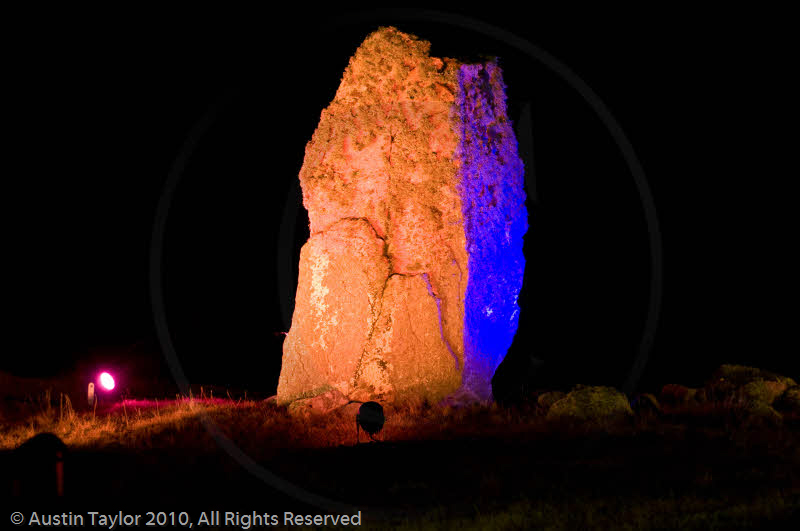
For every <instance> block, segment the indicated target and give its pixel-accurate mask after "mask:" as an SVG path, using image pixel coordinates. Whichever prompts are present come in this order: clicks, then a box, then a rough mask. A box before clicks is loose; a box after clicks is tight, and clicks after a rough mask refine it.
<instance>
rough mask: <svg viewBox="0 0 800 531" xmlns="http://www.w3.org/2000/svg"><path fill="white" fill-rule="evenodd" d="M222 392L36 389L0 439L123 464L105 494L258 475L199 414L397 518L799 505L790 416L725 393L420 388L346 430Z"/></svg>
mask: <svg viewBox="0 0 800 531" xmlns="http://www.w3.org/2000/svg"><path fill="white" fill-rule="evenodd" d="M219 394H220V393H217V397H215V398H211V396H207V395H206V393H204V392H201V393H200V394H199V396H197V395H191V396H176V397H172V398H170V399H159V400H158V401H156V400H126V401H123V402H118V403H115V404H109V405H108V406H102V405H101V407H98V409H97V411H92V410H91V409H89V408H88V407H87V408H76V407H74V405H73V403H72V401H71V400H70V399H69V398H68V397H67V396H66V395H62V394H60V393H58V394H56V393H52V392H46V393H44V394H42V395H40V396H38V397H37V399H35V400H28V401H27V402H25V403H24V404H23V405H22V406H21V407H20V408H18V411H17V412H16V414H7V415H5V416H4V417H2V424H0V450H5V451H10V450H13V449H14V448H16V447H18V446H19V445H20V444H21V443H22V442H24V441H25V440H27V439H28V438H30V437H32V436H33V435H35V434H36V433H39V432H42V431H50V432H53V433H55V434H56V435H58V436H59V437H60V438H61V439H62V440H63V441H64V442H65V443H66V444H67V445H68V446H69V447H70V449H71V451H73V452H74V453H75V454H76V455H78V456H79V458H80V459H81V461H80V462H81V463H82V464H81V466H86V467H92V466H94V467H97V468H98V469H113V470H117V471H119V472H118V473H117V474H118V475H119V476H122V477H125V478H126V480H125V481H116V482H112V483H110V484H109V485H108V486H107V490H108V491H109V493H110V494H113V495H114V496H125V495H127V496H130V495H132V494H133V493H141V492H147V493H149V495H150V496H162V495H165V494H169V493H171V492H176V491H180V490H183V491H185V492H188V493H190V494H192V495H195V494H197V495H200V496H202V495H203V494H205V495H208V496H216V495H221V493H223V492H229V491H230V492H244V491H246V490H253V491H258V489H262V490H263V484H259V482H258V481H256V480H254V479H252V478H249V479H248V474H247V473H246V472H243V471H242V470H241V467H240V466H239V465H238V464H237V463H235V462H234V461H233V460H231V459H228V458H227V457H226V456H225V455H224V453H223V452H222V451H221V450H220V449H219V447H218V446H217V444H216V442H215V441H214V440H213V438H212V437H211V436H210V435H209V434H208V431H207V430H206V428H205V426H204V424H203V419H207V420H210V421H212V422H214V423H215V424H216V425H217V426H218V427H219V428H220V430H221V431H222V433H224V434H225V435H226V436H227V437H229V438H230V439H231V440H233V441H234V442H235V443H236V444H237V445H238V446H239V447H240V448H241V449H242V450H243V451H244V452H245V453H246V454H247V455H249V456H251V457H252V458H253V459H254V460H256V461H257V462H259V463H261V464H263V466H265V467H266V468H267V469H269V470H270V471H272V472H274V473H275V474H277V475H278V476H280V477H284V478H288V479H289V480H290V481H292V482H293V483H295V484H297V485H299V486H301V487H303V488H306V489H308V490H310V491H312V492H315V493H319V494H321V495H324V496H330V497H332V498H334V499H342V500H347V501H348V502H350V503H353V504H355V505H357V506H364V507H375V506H382V505H383V506H385V505H387V500H389V501H390V505H392V506H393V507H399V508H401V509H402V510H404V511H407V512H408V516H407V517H400V518H395V520H393V521H392V524H391V526H392V527H397V528H399V529H427V528H437V529H531V528H533V529H574V528H591V529H676V528H689V529H729V528H744V527H763V526H764V525H766V524H765V522H767V523H774V522H788V521H790V520H792V519H795V520H796V519H797V518H799V517H800V516H798V515H800V512H798V511H800V419H798V417H797V415H784V417H783V421H782V422H780V423H778V424H772V423H770V422H766V423H762V422H759V421H758V420H757V419H754V418H753V417H752V414H751V413H750V412H748V411H747V410H746V408H744V405H743V404H741V403H739V402H737V401H736V400H734V399H728V400H726V401H722V402H717V403H712V402H709V403H703V404H682V405H676V406H668V405H666V406H664V414H663V416H657V415H650V414H647V415H641V416H638V417H635V418H634V419H632V420H630V421H629V422H622V423H620V422H614V423H602V422H601V423H592V422H582V423H569V424H565V423H554V422H550V421H548V420H547V417H546V412H545V411H544V408H542V407H541V406H539V405H538V404H537V403H535V402H532V403H530V404H523V405H521V406H518V407H513V408H504V407H499V406H497V405H490V406H474V407H465V408H452V407H438V406H432V405H429V404H424V403H423V404H416V405H411V406H407V407H404V408H398V409H391V408H387V410H386V424H385V426H384V429H383V431H382V432H381V433H380V435H379V438H380V439H381V440H383V441H386V442H385V443H384V444H367V445H363V444H362V445H359V446H356V444H355V443H356V428H355V421H354V417H355V411H356V408H357V407H358V405H357V404H352V405H350V406H348V407H346V408H344V409H343V410H340V411H339V412H337V413H334V414H331V415H328V416H310V417H300V416H295V415H292V414H290V412H289V410H288V409H287V408H285V407H283V406H278V405H276V404H275V403H274V402H271V401H266V400H254V399H248V400H245V399H244V398H243V397H242V398H237V399H232V398H228V397H227V396H226V397H225V398H219ZM361 437H362V439H361V440H362V442H363V441H364V438H363V437H364V436H363V434H362V436H361ZM95 462H96V463H95ZM365 473H366V474H367V476H364V474H365ZM154 477H155V478H157V479H158V482H157V483H156V484H154V483H153V481H152V479H153V478H154ZM201 478H202V481H201ZM187 484H188V486H187ZM194 484H196V485H194ZM258 492H260V491H258ZM385 525H386V522H383V521H380V522H378V521H374V520H371V521H369V523H368V525H367V526H366V527H367V528H372V527H376V528H381V527H383V526H385ZM776 525H777V524H776Z"/></svg>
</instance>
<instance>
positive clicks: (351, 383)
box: [278, 28, 516, 403]
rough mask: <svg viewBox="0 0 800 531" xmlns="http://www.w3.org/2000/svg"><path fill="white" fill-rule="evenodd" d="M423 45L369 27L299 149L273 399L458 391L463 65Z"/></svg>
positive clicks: (464, 259) (437, 395)
mask: <svg viewBox="0 0 800 531" xmlns="http://www.w3.org/2000/svg"><path fill="white" fill-rule="evenodd" d="M429 48H430V44H429V43H427V42H425V41H421V40H418V39H417V38H416V37H413V36H410V35H407V34H404V33H401V32H399V31H397V30H396V29H394V28H384V29H381V30H379V31H376V32H375V33H373V34H371V35H370V36H369V37H368V38H367V39H366V40H365V41H364V43H362V45H361V46H360V47H359V49H358V50H357V51H356V53H355V55H354V56H353V57H352V58H351V60H350V64H349V65H348V67H347V70H346V71H345V74H344V76H343V79H342V82H341V85H340V87H339V89H338V91H337V93H336V96H335V98H334V100H333V102H331V104H330V105H329V106H328V107H327V108H326V109H325V110H324V111H323V112H322V116H321V119H320V123H319V125H318V127H317V130H316V131H315V132H314V135H313V137H312V139H311V141H310V142H309V143H308V145H307V146H306V155H305V160H304V163H303V167H302V169H301V170H300V183H301V185H302V189H303V204H304V206H305V207H306V209H307V210H308V213H309V221H310V230H311V237H310V239H309V241H308V242H307V243H306V244H305V245H304V247H303V249H302V252H301V256H300V278H299V281H298V289H297V295H296V299H295V312H294V315H293V318H292V327H291V330H290V331H289V333H288V335H287V337H286V340H285V342H284V347H283V351H284V354H283V368H282V371H281V375H280V381H279V385H278V399H279V401H281V402H284V403H286V402H291V401H293V400H296V399H298V398H304V397H308V396H315V395H318V394H320V393H324V392H327V391H329V390H330V389H332V388H333V389H336V390H338V391H340V392H341V393H343V394H344V395H345V396H347V397H349V398H350V399H353V400H368V399H372V400H383V401H394V400H402V399H405V398H409V399H419V398H427V399H429V400H432V401H437V400H440V399H442V398H444V397H446V396H447V395H449V394H452V393H453V392H455V391H457V390H459V388H460V387H461V386H462V383H463V382H462V380H463V372H464V367H465V359H464V357H465V345H464V322H465V313H464V312H465V308H464V297H465V293H466V289H467V282H468V278H467V276H468V275H467V271H468V252H467V241H466V235H465V223H464V215H463V214H462V195H461V194H462V192H461V191H460V186H459V185H460V181H461V179H462V176H461V174H460V171H459V168H460V165H461V162H460V159H458V158H457V157H456V152H457V148H458V146H459V141H460V140H461V134H460V133H459V130H460V119H459V116H458V112H457V109H456V103H455V101H456V95H457V91H458V75H459V69H460V67H461V66H462V65H461V63H458V62H457V61H455V60H451V59H438V58H434V57H430V56H429V55H428V50H429ZM503 112H505V108H504V107H503ZM514 148H515V149H516V144H514ZM514 156H515V157H516V152H515V153H514ZM514 303H516V300H515V301H514ZM515 325H516V322H515ZM484 387H485V386H484ZM483 391H484V392H483V393H480V392H479V393H478V394H483V395H485V394H486V393H485V389H484V390H483ZM484 397H485V396H484Z"/></svg>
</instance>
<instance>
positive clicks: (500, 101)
mask: <svg viewBox="0 0 800 531" xmlns="http://www.w3.org/2000/svg"><path fill="white" fill-rule="evenodd" d="M458 89H459V90H458V93H457V96H456V109H457V112H458V116H459V119H460V124H459V125H460V129H461V130H460V135H459V136H460V142H459V144H458V147H457V148H456V157H457V159H458V160H460V162H461V167H460V171H459V172H460V177H461V179H460V184H459V186H458V190H459V194H460V195H461V205H462V211H463V214H464V232H465V237H466V246H467V253H468V256H469V259H468V264H469V266H468V269H469V280H468V282H467V290H466V294H465V296H464V372H463V377H462V378H463V379H462V382H463V383H462V386H463V388H464V390H467V391H470V392H472V393H474V394H476V395H477V396H479V397H481V398H487V397H489V396H491V379H492V376H493V375H494V371H495V370H496V369H497V367H498V366H499V365H500V362H502V361H503V358H504V357H505V355H506V352H507V351H508V348H509V347H510V346H511V342H512V341H513V339H514V334H515V332H516V331H517V325H518V322H519V306H518V305H517V297H518V295H519V292H520V289H522V280H523V276H524V273H525V257H524V255H523V253H522V245H523V236H524V235H525V233H526V232H527V230H528V213H527V209H526V208H525V192H524V167H523V164H522V161H521V160H520V158H519V156H518V154H517V141H516V138H515V137H514V131H513V129H512V126H511V122H510V120H509V119H508V115H507V112H506V96H505V86H504V85H503V80H502V74H501V71H500V68H499V67H498V66H497V65H496V64H495V63H488V64H473V65H462V66H461V68H460V71H459V73H458Z"/></svg>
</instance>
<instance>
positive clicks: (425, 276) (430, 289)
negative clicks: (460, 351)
mask: <svg viewBox="0 0 800 531" xmlns="http://www.w3.org/2000/svg"><path fill="white" fill-rule="evenodd" d="M420 276H421V277H422V278H423V280H425V284H426V285H427V287H428V294H429V295H430V296H431V297H433V300H434V301H436V311H437V312H438V313H439V335H440V336H441V337H442V342H443V343H444V346H446V347H447V351H448V352H449V353H450V355H451V356H453V360H454V361H455V362H456V371H458V370H460V368H459V363H458V356H456V353H455V352H453V349H452V348H451V347H450V343H448V342H447V339H445V337H444V326H443V325H442V305H441V302H442V301H441V299H440V298H439V297H437V296H436V294H435V293H434V292H433V286H432V285H431V281H430V278H428V273H422V274H421V275H420Z"/></svg>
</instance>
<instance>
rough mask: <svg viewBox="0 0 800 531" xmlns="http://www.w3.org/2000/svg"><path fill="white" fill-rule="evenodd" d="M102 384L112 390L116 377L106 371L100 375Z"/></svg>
mask: <svg viewBox="0 0 800 531" xmlns="http://www.w3.org/2000/svg"><path fill="white" fill-rule="evenodd" d="M100 385H102V386H103V388H104V389H106V390H108V391H111V390H112V389H114V377H113V376H111V375H110V374H108V373H107V372H104V373H102V374H101V375H100Z"/></svg>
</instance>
